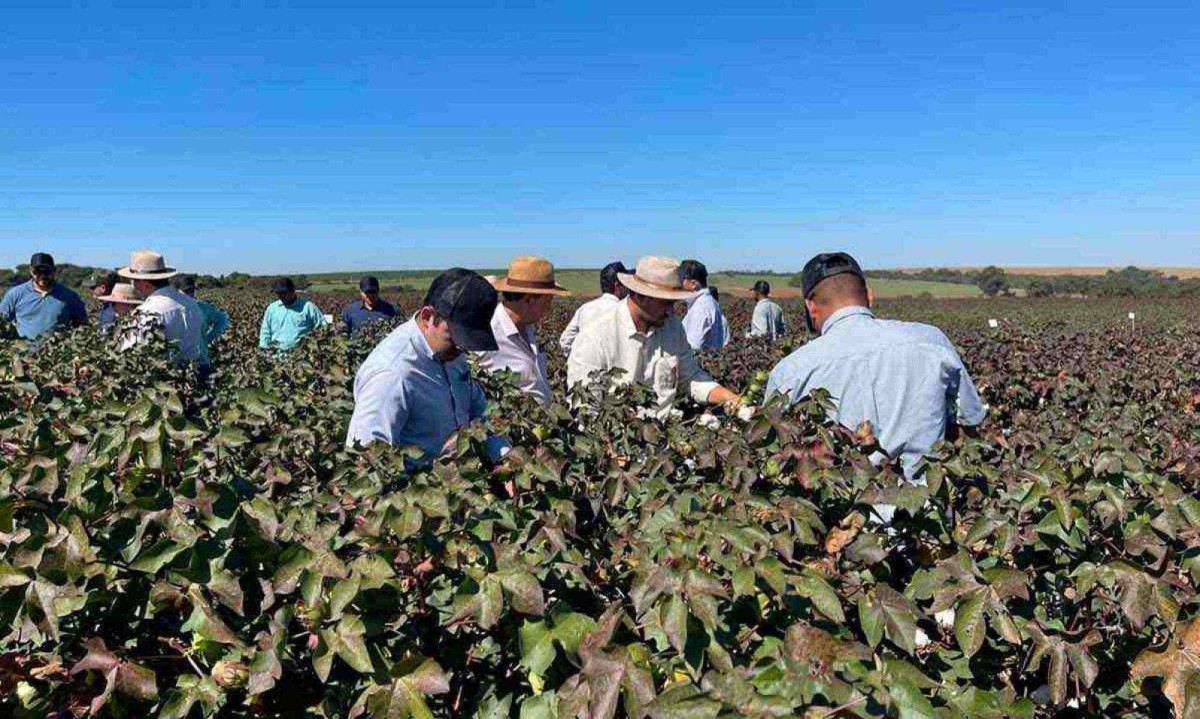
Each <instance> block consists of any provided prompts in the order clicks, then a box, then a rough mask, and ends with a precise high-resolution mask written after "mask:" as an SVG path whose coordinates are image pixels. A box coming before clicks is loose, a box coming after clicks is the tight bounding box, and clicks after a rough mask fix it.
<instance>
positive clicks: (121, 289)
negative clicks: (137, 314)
mask: <svg viewBox="0 0 1200 719" xmlns="http://www.w3.org/2000/svg"><path fill="white" fill-rule="evenodd" d="M96 299H97V300H99V301H101V302H103V303H104V306H105V308H107V309H108V310H109V311H111V312H112V319H111V320H109V321H108V322H106V323H101V324H100V331H101V332H111V331H113V329H115V328H116V325H117V320H119V319H120V318H122V317H125V316H126V315H129V314H132V313H133V311H134V310H136V309H137V308H138V306H139V305H141V304H142V298H141V297H138V293H137V290H135V289H134V288H133V285H131V284H129V283H128V282H114V283H113V284H112V287H111V288H110V289H109V291H108V292H106V293H104V294H100V295H96Z"/></svg>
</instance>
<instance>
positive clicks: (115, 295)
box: [96, 282, 142, 305]
mask: <svg viewBox="0 0 1200 719" xmlns="http://www.w3.org/2000/svg"><path fill="white" fill-rule="evenodd" d="M96 299H98V300H100V301H101V302H115V303H117V304H119V305H140V304H142V298H141V297H138V293H137V290H135V289H133V285H131V284H129V283H128V282H118V283H117V284H115V285H113V288H112V290H110V291H109V293H108V294H107V295H100V296H99V297H97V298H96Z"/></svg>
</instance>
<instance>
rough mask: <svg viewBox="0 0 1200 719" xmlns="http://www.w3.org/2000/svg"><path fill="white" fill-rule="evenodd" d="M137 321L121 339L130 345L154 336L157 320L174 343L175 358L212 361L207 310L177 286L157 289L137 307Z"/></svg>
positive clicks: (126, 344) (188, 360)
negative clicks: (206, 326)
mask: <svg viewBox="0 0 1200 719" xmlns="http://www.w3.org/2000/svg"><path fill="white" fill-rule="evenodd" d="M134 314H135V315H137V319H138V321H137V323H136V324H135V325H134V327H132V328H131V329H130V331H129V333H128V334H127V335H126V336H125V340H124V341H123V342H122V343H121V349H123V350H124V349H129V348H130V347H133V346H134V345H136V344H138V343H139V342H142V341H144V340H145V339H147V338H148V337H149V336H150V332H151V330H152V329H153V326H154V324H155V322H156V321H158V322H162V327H163V334H165V335H166V337H167V341H168V342H170V343H171V360H172V361H174V362H199V363H200V364H208V342H207V341H206V340H205V339H204V325H205V319H204V312H203V311H202V310H201V309H200V306H199V305H197V304H196V300H194V299H192V298H191V297H188V296H187V295H185V294H184V293H182V292H180V291H179V290H177V289H175V288H174V287H163V288H161V289H158V290H155V291H154V293H153V294H151V295H150V296H149V297H147V298H146V300H145V301H144V302H142V304H140V305H138V308H137V309H136V310H135V311H134Z"/></svg>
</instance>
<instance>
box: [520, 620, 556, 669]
mask: <svg viewBox="0 0 1200 719" xmlns="http://www.w3.org/2000/svg"><path fill="white" fill-rule="evenodd" d="M520 639H521V666H523V667H525V668H526V669H528V670H529V671H530V673H532V674H537V675H542V674H545V673H546V669H548V668H549V667H550V665H551V664H552V663H553V662H554V656H555V654H556V652H555V651H554V635H553V634H552V633H551V631H550V629H549V628H547V627H546V623H545V622H541V621H539V622H531V621H529V620H525V622H524V623H523V624H522V625H521V631H520Z"/></svg>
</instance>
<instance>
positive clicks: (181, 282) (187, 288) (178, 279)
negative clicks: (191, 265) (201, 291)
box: [171, 275, 196, 292]
mask: <svg viewBox="0 0 1200 719" xmlns="http://www.w3.org/2000/svg"><path fill="white" fill-rule="evenodd" d="M171 286H172V287H174V288H175V289H177V290H179V291H180V292H195V291H196V276H195V275H175V277H173V278H172V279H171Z"/></svg>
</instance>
